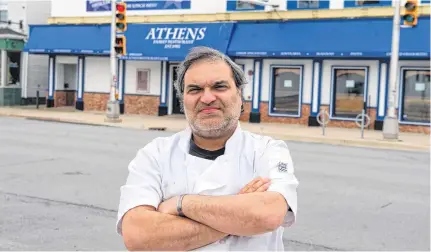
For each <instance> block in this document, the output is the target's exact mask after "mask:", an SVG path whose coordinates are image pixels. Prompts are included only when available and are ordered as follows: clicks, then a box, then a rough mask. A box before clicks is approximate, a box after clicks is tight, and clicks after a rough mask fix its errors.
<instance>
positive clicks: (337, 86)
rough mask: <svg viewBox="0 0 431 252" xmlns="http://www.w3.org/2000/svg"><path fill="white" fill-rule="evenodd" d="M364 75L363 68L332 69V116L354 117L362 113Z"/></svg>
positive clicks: (365, 72) (365, 73) (364, 70)
mask: <svg viewBox="0 0 431 252" xmlns="http://www.w3.org/2000/svg"><path fill="white" fill-rule="evenodd" d="M366 75H367V71H366V69H365V68H334V69H333V84H332V85H333V93H332V94H333V101H332V111H331V112H332V116H334V117H342V118H355V117H356V116H357V115H358V114H360V113H362V109H363V107H364V93H365V85H366V81H367V76H366Z"/></svg>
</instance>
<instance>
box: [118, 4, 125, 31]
mask: <svg viewBox="0 0 431 252" xmlns="http://www.w3.org/2000/svg"><path fill="white" fill-rule="evenodd" d="M126 11H127V7H126V3H117V4H116V13H115V17H116V20H115V26H116V27H117V32H125V31H126V30H127V19H126Z"/></svg>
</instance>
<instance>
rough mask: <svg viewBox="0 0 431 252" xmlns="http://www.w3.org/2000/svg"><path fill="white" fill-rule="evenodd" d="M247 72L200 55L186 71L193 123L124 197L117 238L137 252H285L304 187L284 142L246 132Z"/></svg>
mask: <svg viewBox="0 0 431 252" xmlns="http://www.w3.org/2000/svg"><path fill="white" fill-rule="evenodd" d="M245 84H246V80H245V77H244V73H243V71H242V70H241V68H240V67H239V66H238V65H236V64H235V63H234V62H232V61H231V60H230V59H229V58H228V57H226V56H224V55H223V54H221V53H220V52H218V51H216V50H213V49H210V48H206V47H198V48H194V49H193V50H192V51H191V52H190V53H189V54H188V55H187V57H186V59H185V60H184V62H182V64H181V65H180V66H179V68H178V81H177V82H176V83H175V88H176V89H177V93H178V98H179V100H180V101H181V106H182V109H183V111H184V113H185V116H186V119H187V121H188V123H189V127H187V128H186V129H185V130H184V131H182V132H179V133H177V134H174V135H173V136H171V137H159V138H156V139H154V140H153V141H152V142H151V143H149V144H148V145H146V146H145V147H144V148H142V149H141V150H139V151H138V153H137V155H136V157H135V158H134V159H133V160H132V162H131V163H130V165H129V176H128V178H127V182H126V184H125V185H124V186H122V188H121V198H120V206H119V211H118V221H117V232H118V233H119V234H121V235H122V236H123V239H124V243H125V245H126V247H127V249H129V250H194V249H202V250H220V251H222V250H283V249H284V247H283V241H282V235H283V231H284V227H289V226H291V225H292V224H293V223H294V222H295V218H296V214H297V199H296V197H297V194H296V188H297V186H298V181H297V179H296V177H295V175H294V169H293V163H292V159H291V157H290V153H289V150H288V148H287V146H286V144H285V143H284V142H283V141H276V140H273V139H271V138H269V137H264V136H259V135H256V134H252V133H250V132H247V131H243V130H241V128H240V125H239V117H240V114H241V110H242V98H241V97H242V89H243V87H244V85H245Z"/></svg>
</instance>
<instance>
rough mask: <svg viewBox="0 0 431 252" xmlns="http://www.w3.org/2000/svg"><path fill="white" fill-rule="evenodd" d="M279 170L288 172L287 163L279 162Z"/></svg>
mask: <svg viewBox="0 0 431 252" xmlns="http://www.w3.org/2000/svg"><path fill="white" fill-rule="evenodd" d="M277 167H278V171H279V172H287V164H286V163H283V162H278V164H277Z"/></svg>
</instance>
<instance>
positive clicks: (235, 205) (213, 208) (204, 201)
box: [182, 192, 288, 236]
mask: <svg viewBox="0 0 431 252" xmlns="http://www.w3.org/2000/svg"><path fill="white" fill-rule="evenodd" d="M182 208H183V212H184V215H185V216H187V217H188V218H190V219H192V220H195V221H197V222H199V223H202V224H205V225H207V226H210V227H212V228H214V229H216V230H219V231H220V232H223V233H228V234H232V235H240V236H251V235H256V234H261V233H266V232H270V231H273V230H275V229H276V228H278V227H279V226H280V225H281V224H282V223H283V220H284V217H285V216H286V213H287V210H288V205H287V203H286V200H285V198H284V197H283V196H282V195H281V194H280V193H278V192H255V193H248V194H240V195H233V196H200V195H186V196H185V197H184V198H183V203H182Z"/></svg>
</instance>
